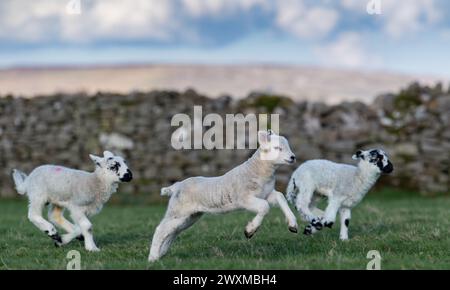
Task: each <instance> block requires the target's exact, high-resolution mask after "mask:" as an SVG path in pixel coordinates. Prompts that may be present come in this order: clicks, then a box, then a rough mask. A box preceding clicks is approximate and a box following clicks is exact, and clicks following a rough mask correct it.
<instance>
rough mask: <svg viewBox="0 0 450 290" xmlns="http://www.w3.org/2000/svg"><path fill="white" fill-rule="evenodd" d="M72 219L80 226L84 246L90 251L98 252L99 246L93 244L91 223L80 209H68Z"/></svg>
mask: <svg viewBox="0 0 450 290" xmlns="http://www.w3.org/2000/svg"><path fill="white" fill-rule="evenodd" d="M70 213H71V216H72V219H73V221H74V222H75V223H76V225H77V226H78V227H79V228H80V230H81V234H82V235H83V237H84V247H85V249H86V250H88V251H90V252H98V251H100V249H99V248H97V246H96V245H95V242H94V236H93V235H92V224H91V222H90V221H89V220H88V218H87V217H86V215H85V214H84V212H83V211H82V210H81V209H78V208H75V209H73V208H72V209H70Z"/></svg>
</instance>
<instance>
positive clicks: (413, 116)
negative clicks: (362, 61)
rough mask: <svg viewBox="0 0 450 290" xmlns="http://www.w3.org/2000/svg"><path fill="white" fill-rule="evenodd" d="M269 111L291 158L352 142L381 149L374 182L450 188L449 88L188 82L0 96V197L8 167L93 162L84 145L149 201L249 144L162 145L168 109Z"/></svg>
mask: <svg viewBox="0 0 450 290" xmlns="http://www.w3.org/2000/svg"><path fill="white" fill-rule="evenodd" d="M194 105H201V106H203V115H205V114H207V113H212V112H214V113H218V114H220V115H222V116H223V115H224V114H226V113H232V114H236V113H239V112H241V113H244V114H246V113H277V114H280V130H281V134H283V135H285V136H287V137H288V138H289V141H290V144H291V147H292V149H293V151H294V152H295V153H296V155H297V157H298V162H297V166H298V164H299V163H300V162H303V161H305V160H308V159H312V158H327V159H331V160H335V161H339V162H345V163H352V162H353V161H352V160H351V155H352V154H353V153H354V152H355V151H356V150H357V149H359V148H371V147H380V148H384V149H385V150H386V151H387V152H388V153H389V154H390V156H391V159H392V161H393V163H394V166H395V170H394V173H393V175H391V176H384V177H382V178H381V182H380V183H379V185H382V184H384V185H386V184H389V185H392V186H399V187H402V188H408V189H414V190H420V191H421V192H422V193H424V194H433V193H442V192H444V193H448V192H449V188H450V176H449V166H450V92H449V91H448V90H446V89H444V88H443V87H442V86H441V85H439V84H438V85H436V86H433V87H427V86H420V85H418V84H412V85H410V86H409V87H407V88H405V89H403V90H401V91H400V92H397V93H392V94H383V95H380V96H378V97H377V98H376V100H375V101H374V102H373V103H372V104H370V105H366V104H364V103H361V102H344V103H341V104H338V105H333V106H330V105H326V104H324V103H320V102H294V101H293V100H292V99H290V98H287V97H281V96H277V95H267V94H258V93H254V94H250V95H249V96H248V97H247V98H244V99H233V98H230V97H220V98H215V99H210V98H207V97H205V96H202V95H199V94H197V93H196V92H195V91H193V90H187V91H185V92H183V93H178V92H174V91H152V92H148V93H138V92H136V93H130V94H127V95H120V94H106V93H98V94H95V95H84V94H72V95H65V94H56V95H52V96H42V97H36V98H31V99H27V98H14V97H11V96H8V97H3V98H0V196H15V193H14V190H13V185H12V182H11V178H10V173H11V169H12V168H20V169H22V170H24V171H26V172H29V171H30V170H31V169H33V168H34V167H36V166H38V165H41V164H45V163H53V164H60V165H65V166H69V167H75V168H81V169H86V170H91V169H93V167H94V166H93V164H91V161H90V160H89V157H88V154H89V153H97V154H99V153H101V152H102V151H103V150H104V149H109V150H113V151H115V152H122V153H123V154H124V155H125V156H126V158H127V159H128V160H129V164H130V166H131V168H132V169H133V171H134V173H135V177H136V178H135V180H134V181H133V182H132V183H131V184H126V185H125V184H124V185H123V186H122V187H121V189H120V191H121V192H123V193H125V194H122V195H118V196H116V197H115V198H116V199H117V198H119V199H129V198H130V199H133V200H136V199H138V200H141V199H142V200H145V201H155V200H158V199H159V197H158V196H159V189H160V187H161V186H163V185H167V184H170V183H172V182H174V181H177V180H180V179H184V178H186V177H189V176H195V175H204V176H214V175H219V174H223V173H225V172H226V171H228V170H229V169H231V168H232V167H233V166H236V165H238V164H240V163H242V162H243V161H245V160H246V159H247V158H248V157H249V156H250V154H252V150H181V151H177V150H174V149H173V148H172V147H171V143H170V140H171V133H172V132H173V131H174V130H175V129H176V128H175V127H173V128H172V127H171V126H170V120H171V118H172V116H173V115H174V114H177V113H186V114H188V115H191V116H192V115H193V106H194ZM293 170H294V168H293V167H289V166H283V167H281V168H280V170H279V172H278V174H277V187H278V188H279V189H280V190H282V191H284V188H285V185H286V183H287V181H288V179H289V176H290V174H291V173H292V171H293Z"/></svg>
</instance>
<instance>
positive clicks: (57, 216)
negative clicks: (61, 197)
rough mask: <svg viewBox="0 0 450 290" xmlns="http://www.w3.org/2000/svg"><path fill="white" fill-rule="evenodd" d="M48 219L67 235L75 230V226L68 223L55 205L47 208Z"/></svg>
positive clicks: (60, 209) (60, 208)
mask: <svg viewBox="0 0 450 290" xmlns="http://www.w3.org/2000/svg"><path fill="white" fill-rule="evenodd" d="M48 219H49V220H50V221H51V222H52V223H53V224H54V225H58V226H60V227H61V228H62V229H63V230H65V231H66V232H67V233H71V232H73V231H74V230H75V226H74V225H73V224H72V223H71V222H69V221H68V220H67V219H66V218H64V215H63V208H62V207H59V206H57V205H53V204H51V205H49V207H48Z"/></svg>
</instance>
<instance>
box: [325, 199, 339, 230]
mask: <svg viewBox="0 0 450 290" xmlns="http://www.w3.org/2000/svg"><path fill="white" fill-rule="evenodd" d="M340 207H341V203H340V202H339V201H338V200H336V199H329V200H328V205H327V208H326V209H325V214H324V216H323V220H322V224H323V225H324V226H326V227H329V228H331V227H332V226H333V224H334V222H335V221H336V215H337V213H338V210H339V208H340Z"/></svg>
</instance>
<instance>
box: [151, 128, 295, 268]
mask: <svg viewBox="0 0 450 290" xmlns="http://www.w3.org/2000/svg"><path fill="white" fill-rule="evenodd" d="M258 141H259V144H260V147H259V148H258V149H257V150H256V152H255V153H254V154H253V156H252V157H251V158H250V159H248V160H247V161H246V162H244V163H243V164H241V165H239V166H237V167H235V168H234V169H232V170H231V171H229V172H227V173H226V174H224V175H222V176H219V177H201V176H199V177H191V178H188V179H185V180H183V181H180V182H176V183H175V184H173V185H172V186H170V187H164V188H162V189H161V195H166V196H170V200H169V204H168V208H167V212H166V214H165V216H164V218H163V220H162V221H161V223H160V224H159V225H158V227H157V228H156V231H155V233H154V235H153V240H152V244H151V248H150V255H149V261H150V262H153V261H156V260H158V259H159V258H161V257H162V256H163V255H165V254H166V253H167V251H168V249H169V247H170V245H171V244H172V242H173V241H174V239H175V238H176V236H177V235H178V234H179V233H180V232H182V231H183V230H185V229H187V228H188V227H190V226H191V225H193V224H194V223H195V222H196V221H197V220H198V219H199V218H200V217H201V216H202V215H203V214H204V213H213V214H216V213H226V212H230V211H233V210H238V209H245V210H249V211H251V212H254V213H256V216H255V217H254V218H253V220H252V221H250V222H249V223H248V224H247V226H246V228H245V232H244V233H245V236H246V237H247V238H248V239H250V238H251V237H252V236H253V234H254V233H255V232H256V231H257V230H258V228H259V226H260V225H261V223H262V221H263V219H264V216H265V215H266V214H267V213H268V212H269V208H270V206H269V204H271V205H276V204H278V205H279V206H280V208H281V210H282V211H283V213H284V215H285V217H286V219H287V222H288V225H289V230H290V231H291V232H294V233H296V232H297V220H296V218H295V215H294V214H293V213H292V211H291V209H290V208H289V205H288V203H287V201H286V199H285V197H284V195H283V194H282V193H281V192H278V191H276V190H275V189H274V186H275V170H276V169H277V167H278V166H279V165H282V164H293V163H294V162H295V155H294V154H293V153H292V151H291V149H290V147H289V144H288V141H287V140H286V138H284V137H282V136H279V135H276V134H274V133H273V132H272V131H270V130H269V131H259V132H258Z"/></svg>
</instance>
